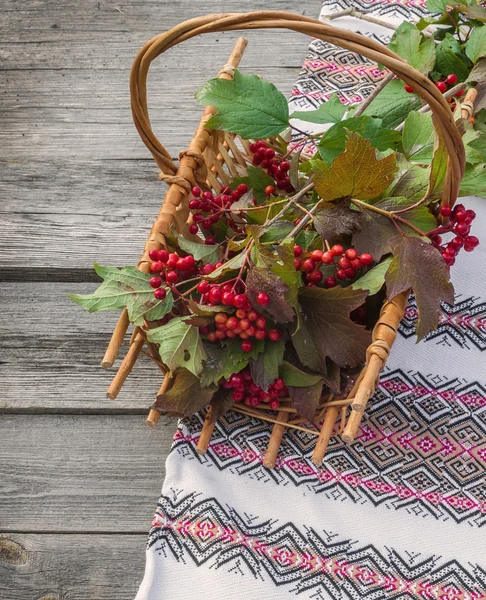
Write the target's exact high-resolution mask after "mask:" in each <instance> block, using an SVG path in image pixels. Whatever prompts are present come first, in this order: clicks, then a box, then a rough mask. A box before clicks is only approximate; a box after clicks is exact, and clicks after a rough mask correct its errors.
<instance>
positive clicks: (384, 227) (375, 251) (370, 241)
mask: <svg viewBox="0 0 486 600" xmlns="http://www.w3.org/2000/svg"><path fill="white" fill-rule="evenodd" d="M396 234H397V228H396V227H395V225H394V224H393V222H392V221H391V219H389V218H388V217H386V216H385V215H381V214H380V213H377V212H373V211H371V210H363V213H362V218H361V229H360V231H357V232H356V233H355V234H354V235H353V246H354V247H355V248H356V250H357V251H358V252H359V253H360V254H362V253H363V252H369V253H370V254H371V255H372V256H373V258H374V259H375V260H380V259H381V257H382V256H383V255H385V254H388V253H389V252H391V247H390V238H392V237H394V236H395V235H396Z"/></svg>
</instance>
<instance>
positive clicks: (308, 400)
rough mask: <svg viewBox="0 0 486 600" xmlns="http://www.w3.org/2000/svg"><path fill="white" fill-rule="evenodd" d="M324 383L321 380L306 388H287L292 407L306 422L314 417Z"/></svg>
mask: <svg viewBox="0 0 486 600" xmlns="http://www.w3.org/2000/svg"><path fill="white" fill-rule="evenodd" d="M323 385H324V381H323V380H322V379H321V380H320V381H318V382H317V383H314V384H313V385H310V386H308V387H293V386H289V388H288V389H289V396H290V400H291V404H292V406H293V407H294V408H295V409H296V410H297V413H298V414H299V415H302V416H303V417H305V418H306V419H307V420H308V421H312V419H313V418H314V417H315V416H316V410H317V408H318V406H319V402H320V401H321V396H322V388H323Z"/></svg>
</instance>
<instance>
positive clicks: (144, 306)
mask: <svg viewBox="0 0 486 600" xmlns="http://www.w3.org/2000/svg"><path fill="white" fill-rule="evenodd" d="M95 269H96V272H97V273H98V275H100V277H103V278H104V279H105V280H104V281H103V283H102V284H101V285H100V286H99V287H98V288H97V289H96V290H95V291H94V292H93V293H92V294H86V295H79V294H68V297H69V298H71V300H73V301H74V302H76V304H79V305H80V306H82V307H83V308H85V309H86V310H87V311H89V312H98V311H100V310H120V309H123V308H125V307H127V309H128V318H129V319H130V321H131V323H133V324H134V325H136V326H141V325H143V323H144V320H147V321H156V320H158V319H162V317H164V316H165V315H166V314H167V313H169V312H170V311H171V310H172V306H173V303H174V299H173V297H172V292H171V291H170V290H167V296H166V298H165V299H164V300H156V299H155V298H154V290H153V288H152V287H150V285H149V280H150V278H151V277H152V275H151V274H150V275H149V274H147V273H142V271H139V270H138V269H137V268H136V267H123V268H122V269H117V268H115V267H100V266H99V265H95Z"/></svg>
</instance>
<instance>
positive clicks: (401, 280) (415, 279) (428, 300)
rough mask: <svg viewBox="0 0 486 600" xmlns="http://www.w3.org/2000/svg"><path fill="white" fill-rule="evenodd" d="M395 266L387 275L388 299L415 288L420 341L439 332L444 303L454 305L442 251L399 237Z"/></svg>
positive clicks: (394, 248)
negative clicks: (437, 328)
mask: <svg viewBox="0 0 486 600" xmlns="http://www.w3.org/2000/svg"><path fill="white" fill-rule="evenodd" d="M390 245H391V247H392V252H393V260H392V263H391V265H390V267H389V269H388V271H387V273H386V275H385V282H386V287H387V295H388V299H390V300H391V299H392V298H394V297H395V296H396V295H397V294H400V293H401V292H404V291H407V290H409V289H412V290H413V292H414V294H415V299H416V301H417V308H418V312H419V320H418V323H417V336H418V339H419V340H420V339H422V338H423V337H425V336H426V335H427V334H428V333H429V332H430V331H432V330H433V329H435V328H436V327H437V325H438V322H439V316H440V302H441V300H443V301H445V302H448V303H449V304H454V288H453V287H452V284H451V283H450V282H449V269H448V267H447V265H446V263H445V261H444V259H443V258H442V256H441V254H440V252H439V251H438V250H437V249H436V248H434V247H433V246H432V245H431V244H429V243H428V242H425V241H424V240H423V239H422V238H419V237H406V236H397V237H395V238H394V239H392V240H391V242H390Z"/></svg>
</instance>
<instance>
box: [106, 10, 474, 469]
mask: <svg viewBox="0 0 486 600" xmlns="http://www.w3.org/2000/svg"><path fill="white" fill-rule="evenodd" d="M261 28H286V29H290V30H294V31H298V32H300V33H303V34H306V35H309V36H312V37H315V38H318V39H321V40H324V41H327V42H330V43H332V44H335V45H336V46H340V47H343V48H346V49H349V50H352V51H354V52H357V53H359V54H362V55H364V56H366V57H368V58H370V59H372V60H374V61H376V62H380V63H381V64H383V65H384V66H385V67H386V68H388V69H389V70H390V71H392V72H393V73H395V74H396V75H397V76H398V77H400V78H401V79H402V80H403V81H404V82H405V83H407V84H408V85H410V86H412V87H413V88H414V90H416V92H417V94H418V95H419V96H420V97H421V98H422V99H423V100H424V101H425V102H426V103H427V104H429V106H430V108H431V110H432V113H433V115H434V124H435V127H436V131H437V133H438V135H439V136H441V137H442V139H443V141H444V144H445V147H446V148H447V151H448V155H449V161H448V167H447V172H446V178H445V183H444V192H443V197H442V204H443V205H448V206H452V205H453V204H454V202H455V200H456V198H457V195H458V191H459V185H460V181H461V178H462V175H463V172H464V168H465V154H464V147H463V144H462V140H461V134H460V133H459V131H458V129H457V127H456V125H455V122H454V119H453V115H452V113H451V110H450V107H449V105H448V104H447V102H446V101H445V100H444V98H443V97H442V95H441V93H440V92H439V91H438V90H437V88H436V87H435V85H434V84H433V83H432V82H431V81H430V80H429V79H427V77H425V76H424V75H422V74H421V73H419V72H418V71H416V70H415V69H413V68H412V67H410V66H409V65H408V64H407V63H406V62H405V61H404V60H403V59H402V58H400V57H399V56H397V55H396V54H394V53H393V52H392V51H390V50H389V49H388V48H386V47H384V46H382V45H381V44H379V43H378V42H375V41H373V40H371V39H369V38H367V37H364V36H361V35H360V34H357V33H354V32H350V31H346V30H341V29H338V28H336V27H333V26H330V25H327V24H324V23H321V22H319V21H316V20H314V19H310V18H307V17H304V16H301V15H295V14H290V13H285V12H279V11H264V12H255V13H247V14H220V15H208V16H205V17H200V18H197V19H192V20H189V21H186V22H184V23H181V24H180V25H178V26H176V27H174V28H173V29H171V30H170V31H168V32H166V33H163V34H161V35H159V36H157V37H155V38H153V39H152V40H150V41H149V42H147V43H146V44H145V45H144V46H143V47H142V48H141V50H140V51H139V53H138V54H137V56H136V58H135V61H134V63H133V67H132V71H131V77H130V93H131V106H132V113H133V119H134V122H135V125H136V127H137V130H138V132H139V134H140V137H141V138H142V140H143V142H144V143H145V145H146V146H147V148H148V149H149V150H150V152H151V153H152V155H153V157H154V159H155V161H156V163H157V164H158V166H159V167H160V169H161V174H160V178H161V179H163V180H164V181H165V182H166V183H167V184H168V185H169V188H168V191H167V193H166V196H165V198H164V201H163V204H162V207H161V209H160V212H159V214H158V216H157V218H156V220H155V222H154V224H153V226H152V229H151V231H150V235H149V238H148V240H147V243H146V245H145V248H144V251H143V255H142V257H141V259H140V261H139V263H138V268H139V269H140V270H141V271H143V272H145V273H148V272H149V265H150V259H149V256H148V255H149V252H150V250H153V249H156V250H160V249H162V248H167V243H166V239H165V236H166V235H167V233H168V232H169V229H170V228H171V226H173V225H175V226H176V228H177V230H178V231H179V233H180V234H181V235H183V236H184V237H186V238H188V239H191V240H192V241H200V240H199V238H198V237H197V236H196V235H193V234H191V233H190V232H189V228H188V225H189V224H190V223H191V220H190V219H191V217H190V213H189V208H188V198H189V195H190V192H191V188H192V187H193V186H194V185H197V186H199V187H201V188H202V189H203V190H211V191H214V192H215V193H217V194H219V192H220V190H221V188H222V187H223V186H226V185H229V184H230V183H231V180H232V179H233V178H234V177H241V176H245V175H246V169H247V166H248V165H249V164H251V161H252V153H251V152H250V142H249V141H247V140H243V139H241V138H240V137H239V136H236V135H234V134H231V133H226V132H222V131H215V130H208V129H206V128H205V124H206V122H207V121H208V119H209V118H210V117H211V115H213V114H214V113H215V110H214V109H212V108H211V107H207V108H206V109H205V111H204V113H203V116H202V118H201V121H200V123H199V126H198V127H197V130H196V132H195V135H194V137H193V139H192V141H191V143H190V144H189V147H188V148H187V149H186V150H184V151H182V152H181V153H180V155H179V159H180V161H179V166H178V167H177V166H176V165H175V164H174V162H173V161H172V159H171V157H170V154H169V153H168V152H167V150H166V149H165V148H164V146H163V145H162V144H161V143H160V142H159V140H158V139H157V137H156V136H155V134H154V133H153V131H152V128H151V125H150V120H149V115H148V105H147V92H146V84H147V75H148V71H149V67H150V64H151V62H152V61H153V60H154V59H155V58H156V57H157V56H159V55H160V54H162V53H163V52H165V51H166V50H168V49H170V48H171V47H173V46H175V45H176V44H179V43H181V42H183V41H185V40H188V39H190V38H192V37H195V36H197V35H200V34H202V33H211V32H220V31H233V30H247V29H261ZM245 47H246V40H244V39H243V38H240V39H239V40H238V41H237V43H236V45H235V48H234V50H233V52H232V54H231V56H230V57H229V60H228V62H227V63H226V65H225V66H224V67H223V68H222V69H221V71H220V72H219V74H218V77H221V78H225V79H231V78H232V75H233V73H234V69H235V68H236V67H237V66H238V64H239V62H240V60H241V57H242V55H243V52H244V49H245ZM268 142H269V143H270V144H271V143H272V140H268ZM407 298H408V292H406V293H402V294H400V295H399V296H397V297H395V298H394V299H393V300H392V301H391V302H386V303H385V304H384V306H383V309H382V311H381V315H380V318H379V320H378V322H377V323H376V325H375V327H374V330H373V335H372V340H373V341H372V343H371V345H370V346H369V348H368V351H367V356H366V364H365V366H364V368H363V370H362V372H361V374H360V375H359V377H358V378H357V380H356V381H355V383H354V386H353V388H352V390H351V392H350V393H349V395H348V398H345V399H339V400H337V399H333V398H332V396H330V395H326V396H323V398H322V400H321V405H320V407H319V409H318V411H317V413H316V417H315V420H314V425H315V426H316V429H315V430H314V429H309V428H308V427H306V426H305V425H304V423H305V421H306V420H305V419H303V418H300V417H299V415H297V414H296V411H295V409H293V408H292V407H291V406H290V400H289V399H287V400H285V399H284V401H283V402H282V404H281V407H280V408H279V411H278V413H277V414H276V416H274V415H275V413H272V412H271V411H269V409H268V408H267V407H262V408H257V409H251V408H250V407H246V406H245V407H243V406H242V407H240V406H238V407H236V408H235V409H236V410H239V411H241V412H244V413H245V414H249V415H252V416H258V417H260V418H263V419H265V420H267V421H270V422H273V423H274V427H273V433H272V436H271V439H270V443H269V447H268V450H267V453H266V457H265V460H264V464H265V465H266V466H268V467H271V466H273V465H274V464H275V460H276V457H277V452H278V448H279V446H280V441H281V438H282V435H283V433H284V431H285V427H294V428H297V429H303V430H305V431H307V432H309V433H311V434H314V435H316V436H317V437H318V439H317V443H316V448H315V451H314V454H313V461H314V462H315V463H316V464H320V463H321V462H322V459H323V456H324V454H325V451H326V448H327V445H328V443H329V439H330V437H331V435H332V434H333V430H334V426H335V422H336V420H337V418H338V416H339V414H340V413H341V429H340V433H341V436H342V438H343V440H345V441H348V442H349V441H352V440H353V439H354V437H355V435H356V433H357V431H358V428H359V424H360V421H361V418H362V414H363V411H364V409H365V408H366V404H367V402H368V400H369V398H370V397H371V396H372V395H373V393H374V390H375V387H376V385H377V382H378V377H379V373H380V371H381V369H382V368H383V366H384V365H385V363H386V360H387V358H388V355H389V353H390V350H391V347H392V345H393V342H394V340H395V337H396V334H397V328H398V325H399V322H400V320H401V318H402V316H403V313H404V311H405V308H406V304H407ZM128 325H129V322H128V316H127V313H126V310H125V311H124V312H123V314H122V316H121V318H120V321H119V323H118V325H117V327H116V329H115V331H114V334H113V337H112V339H111V342H110V345H109V347H108V349H107V352H106V354H105V357H104V359H103V362H102V365H103V366H105V367H110V366H112V365H113V362H114V360H115V358H116V355H117V354H118V351H119V348H120V346H121V343H122V340H123V337H124V335H125V333H126V330H127V328H128ZM148 325H149V324H148ZM145 344H147V346H148V349H149V352H150V353H151V355H152V357H153V358H154V359H156V360H159V359H158V353H157V348H156V347H154V345H153V344H149V343H147V340H146V337H145V334H144V332H143V331H142V330H141V329H140V328H135V330H134V333H133V335H132V340H131V344H130V349H129V351H128V353H127V355H126V357H125V359H124V360H123V362H122V364H121V366H120V369H119V371H118V373H117V375H116V377H115V379H114V380H113V383H112V384H111V386H110V388H109V390H108V396H109V397H110V398H115V397H116V396H117V394H118V392H119V390H120V388H121V386H122V385H123V382H124V381H125V379H126V377H127V376H128V374H129V372H130V370H131V369H132V367H133V365H134V363H135V361H136V359H137V356H138V355H139V353H140V351H141V350H142V347H143V346H144V345H145ZM159 366H160V368H161V370H162V371H165V368H164V365H162V364H161V363H160V362H159ZM171 381H172V380H171V378H169V377H165V378H164V381H163V383H162V387H161V389H160V392H159V393H163V392H164V391H166V390H167V389H168V386H170V385H171ZM349 406H350V407H351V411H350V412H349ZM348 412H349V414H348ZM159 416H160V413H158V412H157V411H154V410H152V411H151V412H150V414H149V418H148V423H149V424H150V425H155V424H156V423H157V421H158V418H159ZM322 419H323V424H322V427H320V424H321V423H322ZM213 427H214V420H213V419H212V417H211V411H209V412H208V415H207V417H206V421H205V425H204V428H203V431H202V432H201V436H200V440H199V444H198V449H199V451H200V452H204V451H205V449H206V448H207V445H208V443H209V440H210V437H211V433H212V430H213ZM319 429H320V431H319Z"/></svg>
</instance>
